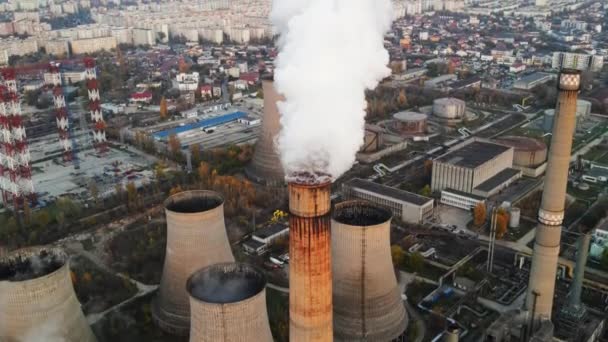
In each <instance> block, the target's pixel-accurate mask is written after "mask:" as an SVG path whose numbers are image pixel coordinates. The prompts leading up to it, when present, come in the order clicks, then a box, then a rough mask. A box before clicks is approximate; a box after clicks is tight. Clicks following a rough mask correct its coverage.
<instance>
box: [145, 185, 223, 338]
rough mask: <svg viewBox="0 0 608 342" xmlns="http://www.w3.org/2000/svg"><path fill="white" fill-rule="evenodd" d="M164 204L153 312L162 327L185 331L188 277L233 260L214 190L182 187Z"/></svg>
mask: <svg viewBox="0 0 608 342" xmlns="http://www.w3.org/2000/svg"><path fill="white" fill-rule="evenodd" d="M164 205H165V215H166V216H167V248H166V256H165V264H164V266H163V275H162V278H161V282H160V287H159V290H158V295H157V297H156V298H155V300H154V302H153V305H152V316H153V317H154V320H155V321H156V323H157V324H158V326H159V327H160V328H161V329H163V330H165V331H167V332H169V333H172V334H175V335H187V334H188V332H189V330H190V304H189V297H188V293H187V291H186V281H187V280H188V277H190V275H191V274H192V273H194V272H195V271H197V270H199V269H201V268H204V267H206V266H209V265H213V264H216V263H220V262H233V261H234V257H233V256H232V250H231V249H230V243H229V242H228V236H227V235H226V226H225V225H224V199H223V198H222V196H221V195H220V194H218V193H217V192H214V191H204V190H196V191H184V192H180V193H178V194H175V195H173V196H171V197H169V198H168V199H167V200H165V203H164Z"/></svg>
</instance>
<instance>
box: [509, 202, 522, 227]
mask: <svg viewBox="0 0 608 342" xmlns="http://www.w3.org/2000/svg"><path fill="white" fill-rule="evenodd" d="M520 218H521V209H519V208H516V207H511V210H510V212H509V227H511V228H518V227H519V220H520Z"/></svg>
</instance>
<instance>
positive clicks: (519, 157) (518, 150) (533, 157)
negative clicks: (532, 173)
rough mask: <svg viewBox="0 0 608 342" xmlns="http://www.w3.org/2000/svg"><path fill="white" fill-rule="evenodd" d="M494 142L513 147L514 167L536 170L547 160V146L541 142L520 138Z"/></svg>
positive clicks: (510, 137) (513, 137) (507, 137)
mask: <svg viewBox="0 0 608 342" xmlns="http://www.w3.org/2000/svg"><path fill="white" fill-rule="evenodd" d="M496 141H497V142H498V143H500V144H503V145H507V146H511V147H513V149H514V151H513V165H515V166H521V167H529V168H536V167H538V166H539V165H541V164H543V163H544V162H545V161H546V160H547V145H546V144H545V143H544V142H543V141H540V140H537V139H534V138H529V137H520V136H505V137H501V138H499V139H496Z"/></svg>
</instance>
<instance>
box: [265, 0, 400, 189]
mask: <svg viewBox="0 0 608 342" xmlns="http://www.w3.org/2000/svg"><path fill="white" fill-rule="evenodd" d="M271 20H272V22H273V24H274V26H275V29H276V30H277V31H278V33H279V35H280V39H279V55H278V58H277V60H276V69H275V72H274V80H275V86H276V87H277V90H278V91H279V93H281V94H283V95H284V96H285V98H286V101H284V102H280V103H279V104H278V106H279V111H280V112H281V125H282V129H281V132H280V133H279V136H278V138H277V145H278V146H277V148H278V151H279V153H280V154H281V160H282V163H283V168H284V169H285V172H286V174H287V175H288V177H289V176H290V175H294V174H295V173H300V172H309V173H319V172H320V173H326V174H329V175H330V176H331V177H332V178H334V179H335V178H337V177H339V176H340V175H341V174H343V173H344V172H345V171H347V170H348V169H349V168H350V167H351V166H352V164H353V163H354V161H355V154H356V153H357V151H358V149H359V147H360V146H361V144H362V143H363V135H364V124H365V120H364V118H365V107H366V101H365V90H366V89H373V88H374V87H375V86H376V85H377V84H378V81H380V80H381V79H382V78H384V77H386V76H388V75H389V74H390V70H389V69H388V67H387V64H388V62H389V56H388V52H387V51H386V50H385V49H384V45H383V42H384V33H385V32H386V31H387V30H388V29H389V28H390V25H391V22H392V6H391V1H390V0H287V1H286V0H273V9H272V13H271Z"/></svg>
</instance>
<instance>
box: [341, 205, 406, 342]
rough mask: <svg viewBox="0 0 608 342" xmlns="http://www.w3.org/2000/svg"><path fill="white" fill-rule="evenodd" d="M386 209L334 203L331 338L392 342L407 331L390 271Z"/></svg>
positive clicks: (392, 273) (389, 217) (398, 294)
mask: <svg viewBox="0 0 608 342" xmlns="http://www.w3.org/2000/svg"><path fill="white" fill-rule="evenodd" d="M391 218H392V214H391V212H390V211H388V210H386V209H384V208H381V207H379V206H376V205H374V204H371V203H369V202H365V201H349V202H344V203H341V204H338V205H337V206H336V210H335V213H334V215H333V219H332V223H331V252H332V263H333V265H332V269H333V289H334V290H333V298H334V299H333V301H334V338H335V340H336V341H392V340H394V339H396V338H398V337H399V336H401V335H402V334H403V332H404V331H405V329H406V327H407V322H408V319H407V314H406V312H405V309H404V306H403V302H402V299H401V294H400V289H399V286H398V285H397V278H396V277H395V271H394V270H393V262H392V258H391V247H390V224H391Z"/></svg>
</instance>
